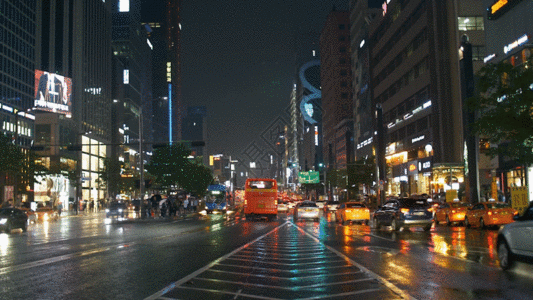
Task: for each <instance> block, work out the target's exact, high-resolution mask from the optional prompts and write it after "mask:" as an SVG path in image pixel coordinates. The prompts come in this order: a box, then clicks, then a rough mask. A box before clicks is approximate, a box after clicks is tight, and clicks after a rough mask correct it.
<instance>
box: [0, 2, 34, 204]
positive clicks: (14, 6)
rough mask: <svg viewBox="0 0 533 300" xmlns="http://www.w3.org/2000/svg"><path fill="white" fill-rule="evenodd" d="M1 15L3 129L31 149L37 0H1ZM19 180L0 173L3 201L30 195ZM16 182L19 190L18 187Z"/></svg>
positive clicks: (0, 92) (1, 111)
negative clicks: (17, 189)
mask: <svg viewBox="0 0 533 300" xmlns="http://www.w3.org/2000/svg"><path fill="white" fill-rule="evenodd" d="M7 12H9V13H7ZM0 16H1V18H2V22H0V37H1V38H0V106H1V108H0V121H1V122H0V126H1V127H0V130H1V131H2V132H3V133H4V134H6V135H7V136H11V137H12V138H13V139H14V140H15V143H16V144H17V145H19V146H21V147H22V148H23V149H24V148H25V149H28V148H29V147H30V146H31V142H32V140H33V135H34V116H33V114H32V113H28V112H27V110H28V109H31V108H32V107H33V102H34V101H33V100H34V84H35V78H34V71H35V65H34V64H35V56H34V49H35V48H34V45H35V1H29V0H24V1H20V0H3V1H0ZM24 151H25V152H27V150H24ZM18 181H19V180H18V179H16V178H15V177H14V176H8V175H7V174H5V173H2V174H0V186H1V187H2V190H1V191H0V192H1V193H2V195H0V203H2V202H3V201H6V200H9V199H13V200H15V201H16V202H20V201H25V200H26V199H28V197H31V193H29V192H27V191H26V187H25V186H24V184H23V183H22V182H18ZM17 186H19V189H20V191H16V190H15V187H17Z"/></svg>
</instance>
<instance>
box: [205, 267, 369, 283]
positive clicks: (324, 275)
mask: <svg viewBox="0 0 533 300" xmlns="http://www.w3.org/2000/svg"><path fill="white" fill-rule="evenodd" d="M207 271H208V272H215V273H224V274H233V275H243V276H250V277H261V278H271V279H280V280H290V281H293V280H294V277H293V276H291V277H280V276H270V275H263V274H250V273H241V272H231V271H225V270H218V269H213V268H211V269H209V270H207ZM360 273H362V271H357V272H345V273H333V274H318V275H309V276H298V279H307V278H315V277H320V278H323V277H330V276H331V277H333V276H341V275H354V274H360Z"/></svg>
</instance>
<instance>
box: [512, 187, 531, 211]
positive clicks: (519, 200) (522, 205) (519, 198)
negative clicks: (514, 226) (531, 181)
mask: <svg viewBox="0 0 533 300" xmlns="http://www.w3.org/2000/svg"><path fill="white" fill-rule="evenodd" d="M511 205H512V207H513V208H514V209H516V210H517V211H518V213H519V214H520V215H522V214H523V213H524V210H525V209H526V208H527V207H528V206H529V195H528V192H527V187H526V186H521V187H511Z"/></svg>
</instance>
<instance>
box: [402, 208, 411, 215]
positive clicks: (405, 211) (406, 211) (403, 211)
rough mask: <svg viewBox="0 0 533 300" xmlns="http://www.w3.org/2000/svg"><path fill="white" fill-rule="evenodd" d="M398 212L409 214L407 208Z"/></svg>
mask: <svg viewBox="0 0 533 300" xmlns="http://www.w3.org/2000/svg"><path fill="white" fill-rule="evenodd" d="M400 212H401V213H402V214H407V213H409V208H401V209H400Z"/></svg>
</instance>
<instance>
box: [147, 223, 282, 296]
mask: <svg viewBox="0 0 533 300" xmlns="http://www.w3.org/2000/svg"><path fill="white" fill-rule="evenodd" d="M287 223H288V221H287V222H285V223H283V224H281V225H280V226H278V227H276V228H274V229H272V230H271V231H269V232H267V233H265V234H263V235H262V236H260V237H258V238H256V239H255V240H253V241H251V242H249V243H247V244H244V245H242V246H241V247H239V248H237V249H235V250H233V251H231V252H230V253H228V254H226V255H224V256H221V257H219V258H217V259H215V260H214V261H212V262H210V263H209V264H207V265H206V266H204V267H202V268H200V269H198V270H196V271H194V272H193V273H191V274H189V275H188V276H185V277H183V278H182V279H180V280H178V281H176V282H174V283H172V284H170V285H168V286H167V287H165V288H164V289H162V290H160V291H158V292H157V293H155V294H153V295H151V296H148V297H146V298H144V299H145V300H154V299H158V298H159V297H161V296H162V295H164V294H166V293H167V292H168V291H170V290H172V289H173V288H175V287H177V286H180V285H182V284H184V283H185V282H187V281H189V280H191V279H192V278H194V277H196V276H198V275H199V274H201V273H203V272H204V271H205V270H207V269H209V268H211V267H213V266H214V265H216V264H218V263H219V262H220V261H222V260H225V259H226V258H228V257H230V256H232V255H233V254H235V253H237V252H239V251H240V250H242V249H244V248H246V247H248V246H249V245H251V244H253V243H255V242H256V241H259V240H260V239H262V238H264V237H265V236H267V235H269V234H270V233H272V232H274V231H276V230H278V229H279V228H281V227H283V226H285V225H287ZM230 294H233V295H234V294H235V293H230ZM258 299H271V298H258Z"/></svg>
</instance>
